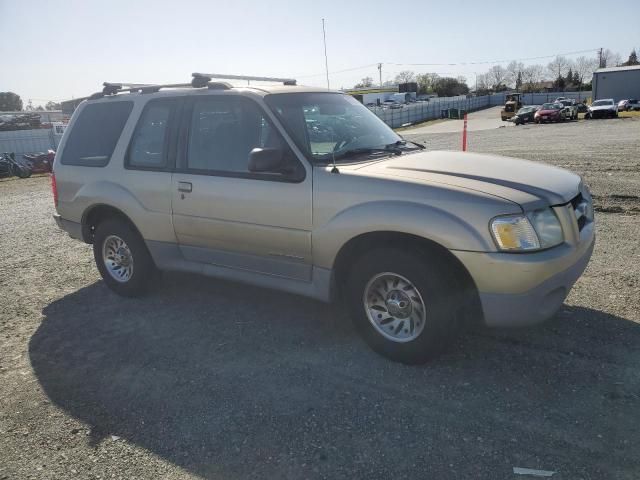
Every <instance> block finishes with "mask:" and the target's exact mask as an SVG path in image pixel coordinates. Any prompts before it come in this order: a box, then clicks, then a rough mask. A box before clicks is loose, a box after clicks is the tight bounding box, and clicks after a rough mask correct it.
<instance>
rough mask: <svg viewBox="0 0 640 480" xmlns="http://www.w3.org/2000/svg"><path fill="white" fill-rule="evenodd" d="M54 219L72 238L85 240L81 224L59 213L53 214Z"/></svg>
mask: <svg viewBox="0 0 640 480" xmlns="http://www.w3.org/2000/svg"><path fill="white" fill-rule="evenodd" d="M53 219H54V220H55V221H56V224H57V225H58V227H60V228H61V229H62V230H64V231H65V232H67V233H68V234H69V236H70V237H71V238H75V239H76V240H81V241H82V240H83V238H82V225H81V224H79V223H77V222H72V221H71V220H67V219H65V218H62V217H61V216H60V215H58V214H57V213H54V214H53Z"/></svg>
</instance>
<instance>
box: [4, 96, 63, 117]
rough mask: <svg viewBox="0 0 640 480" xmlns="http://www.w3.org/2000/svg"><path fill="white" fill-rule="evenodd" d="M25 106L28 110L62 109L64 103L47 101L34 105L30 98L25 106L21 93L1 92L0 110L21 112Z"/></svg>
mask: <svg viewBox="0 0 640 480" xmlns="http://www.w3.org/2000/svg"><path fill="white" fill-rule="evenodd" d="M23 107H24V110H26V111H35V112H44V111H45V110H61V109H62V105H61V104H60V103H57V102H47V103H46V104H45V105H44V106H42V105H38V106H35V107H34V106H33V102H32V101H31V100H29V101H28V102H27V105H26V106H24V104H23V102H22V99H21V98H20V95H18V94H17V93H14V92H0V112H21V111H22V109H23Z"/></svg>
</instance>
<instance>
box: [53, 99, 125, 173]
mask: <svg viewBox="0 0 640 480" xmlns="http://www.w3.org/2000/svg"><path fill="white" fill-rule="evenodd" d="M132 108H133V102H104V103H93V104H90V105H87V106H86V107H84V108H83V109H82V111H81V112H80V115H79V116H78V118H77V119H76V121H75V122H74V125H73V128H72V129H71V132H69V138H68V139H67V143H66V144H65V147H64V151H63V152H62V158H61V160H60V163H62V164H63V165H81V166H85V167H104V166H105V165H106V164H107V163H109V160H110V159H111V155H112V154H113V149H114V148H115V147H116V143H117V142H118V138H120V134H121V133H122V129H123V128H124V124H125V123H126V122H127V119H128V118H129V114H130V113H131V109H132Z"/></svg>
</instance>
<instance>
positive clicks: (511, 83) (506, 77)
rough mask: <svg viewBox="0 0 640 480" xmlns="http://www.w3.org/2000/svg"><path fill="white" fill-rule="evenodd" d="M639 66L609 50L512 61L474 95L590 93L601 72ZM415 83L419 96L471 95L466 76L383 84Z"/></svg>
mask: <svg viewBox="0 0 640 480" xmlns="http://www.w3.org/2000/svg"><path fill="white" fill-rule="evenodd" d="M629 65H640V62H639V61H638V55H637V52H636V50H635V49H633V50H632V51H631V53H630V54H629V57H628V59H627V60H626V61H624V62H623V61H622V57H621V56H620V54H618V53H614V52H612V51H611V50H609V49H605V50H602V51H601V52H599V54H598V56H597V57H595V58H593V57H585V56H581V57H578V58H575V59H570V58H567V57H564V56H562V55H558V56H556V57H555V58H554V59H553V60H552V61H551V62H549V63H548V64H547V65H541V64H533V65H525V64H524V63H522V62H518V61H512V62H510V63H509V64H508V65H507V66H506V67H503V66H502V65H494V66H492V67H491V68H490V69H489V70H487V71H486V72H483V73H478V74H476V85H475V88H474V90H475V92H476V94H478V95H486V94H488V93H493V92H503V91H505V90H512V89H515V90H518V91H522V92H536V91H544V90H545V89H549V88H550V89H553V90H560V91H564V90H569V91H571V90H591V78H592V76H593V72H594V71H595V70H597V69H598V68H604V67H611V66H629ZM409 82H415V83H417V85H418V94H419V95H425V94H435V95H438V96H440V97H450V96H455V95H464V94H467V93H469V91H470V88H469V86H468V85H467V79H466V78H465V77H463V76H459V77H455V78H454V77H446V76H440V75H438V74H437V73H421V74H416V73H415V72H413V71H411V70H405V71H402V72H400V73H398V74H397V75H396V77H395V78H394V80H393V81H387V82H385V83H383V86H392V85H397V84H400V83H409ZM372 86H373V79H372V78H371V77H365V78H363V79H362V80H361V81H360V82H359V83H358V84H356V85H355V88H367V87H372Z"/></svg>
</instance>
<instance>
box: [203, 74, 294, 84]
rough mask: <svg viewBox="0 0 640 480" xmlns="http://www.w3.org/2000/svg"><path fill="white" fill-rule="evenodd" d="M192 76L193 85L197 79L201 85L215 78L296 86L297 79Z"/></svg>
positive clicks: (245, 76)
mask: <svg viewBox="0 0 640 480" xmlns="http://www.w3.org/2000/svg"><path fill="white" fill-rule="evenodd" d="M191 75H192V76H193V80H192V81H191V83H192V84H193V83H194V82H196V79H197V82H198V84H200V82H203V81H205V80H206V81H207V82H209V81H211V79H213V78H220V79H223V80H247V81H251V80H253V81H255V82H274V83H282V84H284V85H295V84H296V79H295V78H274V77H252V76H248V75H226V74H222V73H197V72H196V73H192V74H191Z"/></svg>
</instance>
